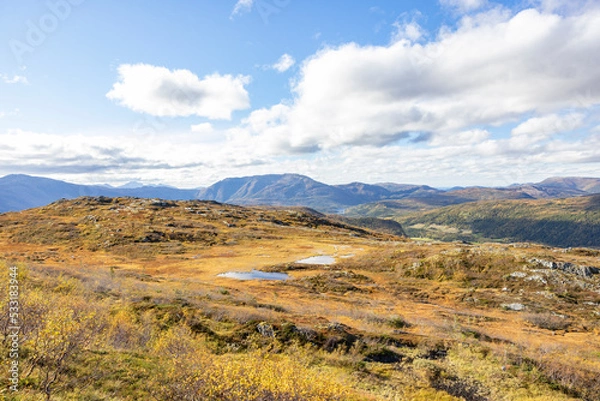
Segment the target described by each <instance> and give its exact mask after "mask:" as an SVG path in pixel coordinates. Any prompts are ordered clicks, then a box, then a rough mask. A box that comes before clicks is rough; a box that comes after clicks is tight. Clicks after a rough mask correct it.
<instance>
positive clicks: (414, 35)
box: [392, 21, 425, 42]
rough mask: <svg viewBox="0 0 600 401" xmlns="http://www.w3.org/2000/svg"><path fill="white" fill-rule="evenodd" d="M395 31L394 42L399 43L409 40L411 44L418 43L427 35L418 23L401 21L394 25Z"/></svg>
mask: <svg viewBox="0 0 600 401" xmlns="http://www.w3.org/2000/svg"><path fill="white" fill-rule="evenodd" d="M393 26H394V28H395V31H394V33H393V35H392V42H398V41H400V40H408V41H410V42H416V41H417V40H419V39H421V38H422V37H423V35H424V34H425V31H424V30H423V28H422V27H421V25H419V24H418V23H417V22H416V21H411V22H408V23H400V22H399V21H396V22H394V24H393Z"/></svg>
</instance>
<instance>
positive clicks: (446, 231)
mask: <svg viewBox="0 0 600 401" xmlns="http://www.w3.org/2000/svg"><path fill="white" fill-rule="evenodd" d="M395 220H396V221H398V222H400V223H401V224H402V226H403V227H404V228H405V230H406V232H407V234H408V235H409V236H413V237H415V236H426V237H430V238H436V239H443V240H456V239H458V240H467V241H472V240H483V239H501V240H506V241H528V242H538V243H542V244H547V245H553V246H562V247H572V246H587V247H600V195H590V196H582V197H576V198H565V199H544V200H504V201H485V202H476V203H465V204H462V205H456V206H448V207H444V208H441V209H436V210H433V211H428V212H423V213H413V214H408V215H405V216H399V217H397V218H396V219H395Z"/></svg>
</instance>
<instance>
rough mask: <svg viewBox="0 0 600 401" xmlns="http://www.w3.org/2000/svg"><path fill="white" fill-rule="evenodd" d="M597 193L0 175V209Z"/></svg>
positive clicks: (546, 184)
mask: <svg viewBox="0 0 600 401" xmlns="http://www.w3.org/2000/svg"><path fill="white" fill-rule="evenodd" d="M594 193H600V178H591V177H550V178H548V179H546V180H544V181H541V182H539V183H527V184H513V185H510V186H507V187H480V186H471V187H458V188H457V187H454V188H451V189H449V190H442V189H437V188H433V187H430V186H427V185H416V184H398V183H389V182H387V183H379V184H367V183H362V182H351V183H349V184H338V185H328V184H325V183H323V182H319V181H316V180H314V179H312V178H310V177H307V176H304V175H300V174H267V175H253V176H245V177H231V178H226V179H223V180H220V181H218V182H216V183H215V184H213V185H211V186H209V187H206V188H201V189H179V188H174V187H171V186H165V185H162V186H161V185H159V186H154V185H152V186H148V185H145V186H138V185H135V186H128V185H126V186H122V187H111V186H107V185H81V184H72V183H68V182H65V181H60V180H54V179H50V178H44V177H34V176H29V175H24V174H11V175H7V176H5V177H2V178H0V212H7V211H18V210H23V209H28V208H32V207H39V206H44V205H47V204H49V203H51V202H54V201H56V200H58V199H61V198H66V199H73V198H77V197H79V196H108V197H141V198H161V199H165V200H191V199H201V200H214V201H217V202H221V203H231V204H237V205H242V206H253V205H269V206H305V207H309V208H313V209H315V210H318V211H320V212H323V213H335V214H345V215H349V216H365V217H391V216H393V215H396V214H397V212H398V211H403V213H408V212H415V211H424V210H431V209H435V208H438V207H443V206H449V205H455V204H462V203H467V202H477V201H482V200H499V199H548V198H567V197H574V196H582V195H590V194H594Z"/></svg>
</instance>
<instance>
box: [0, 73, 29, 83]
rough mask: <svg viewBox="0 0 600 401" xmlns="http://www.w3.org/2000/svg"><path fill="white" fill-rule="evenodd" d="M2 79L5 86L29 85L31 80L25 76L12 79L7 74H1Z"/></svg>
mask: <svg viewBox="0 0 600 401" xmlns="http://www.w3.org/2000/svg"><path fill="white" fill-rule="evenodd" d="M0 79H1V80H2V82H4V83H5V84H23V85H29V80H28V79H27V77H25V76H23V75H13V76H12V78H11V77H10V76H8V75H5V74H0Z"/></svg>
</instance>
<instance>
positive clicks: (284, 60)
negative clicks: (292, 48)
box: [271, 53, 296, 72]
mask: <svg viewBox="0 0 600 401" xmlns="http://www.w3.org/2000/svg"><path fill="white" fill-rule="evenodd" d="M294 64H296V60H294V58H293V57H292V56H290V55H289V54H287V53H286V54H284V55H283V56H281V57H280V58H279V60H278V61H277V62H276V63H275V64H273V65H272V66H271V68H273V69H274V70H275V71H277V72H286V71H287V70H289V69H290V68H291V67H292V66H293V65H294Z"/></svg>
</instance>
